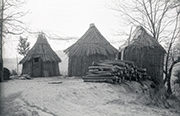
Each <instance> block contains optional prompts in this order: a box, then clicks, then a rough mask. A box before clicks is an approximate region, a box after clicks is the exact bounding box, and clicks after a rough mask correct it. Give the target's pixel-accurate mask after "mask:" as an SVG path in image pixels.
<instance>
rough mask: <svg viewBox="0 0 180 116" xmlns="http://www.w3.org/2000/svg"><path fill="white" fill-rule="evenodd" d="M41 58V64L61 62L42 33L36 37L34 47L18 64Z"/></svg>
mask: <svg viewBox="0 0 180 116" xmlns="http://www.w3.org/2000/svg"><path fill="white" fill-rule="evenodd" d="M37 57H41V60H42V61H43V62H47V61H50V62H61V59H60V58H59V57H58V56H57V54H56V53H55V52H54V51H53V50H52V48H51V46H50V45H49V43H48V41H47V39H46V37H45V35H44V34H43V33H41V34H39V35H38V39H37V41H36V43H35V45H34V46H33V47H32V48H31V50H30V51H29V52H28V53H27V55H26V56H25V57H24V58H23V59H22V60H21V61H20V62H19V63H20V64H22V63H25V62H26V61H30V60H32V59H33V58H37Z"/></svg>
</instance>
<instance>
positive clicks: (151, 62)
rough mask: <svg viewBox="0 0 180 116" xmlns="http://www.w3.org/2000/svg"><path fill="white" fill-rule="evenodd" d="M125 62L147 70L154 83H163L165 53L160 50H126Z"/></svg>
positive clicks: (144, 48)
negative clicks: (131, 62) (127, 61)
mask: <svg viewBox="0 0 180 116" xmlns="http://www.w3.org/2000/svg"><path fill="white" fill-rule="evenodd" d="M124 60H130V61H133V62H134V63H135V65H137V66H138V67H140V68H146V69H147V73H148V75H150V76H151V77H152V79H153V80H154V81H158V82H163V62H164V53H162V51H160V50H159V49H158V48H148V47H143V48H139V47H136V48H128V47H127V48H126V49H125V53H124Z"/></svg>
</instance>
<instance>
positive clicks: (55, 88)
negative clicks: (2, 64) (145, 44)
mask: <svg viewBox="0 0 180 116" xmlns="http://www.w3.org/2000/svg"><path fill="white" fill-rule="evenodd" d="M59 81H60V82H62V83H61V84H50V82H59ZM132 83H133V82H132ZM140 94H141V91H140V89H139V88H138V87H137V88H134V92H132V91H130V90H129V89H127V86H126V85H124V84H121V85H118V84H109V83H90V82H88V83H87V82H86V83H85V82H83V80H82V79H81V78H62V77H53V78H34V79H32V80H18V79H14V80H10V81H8V82H3V83H1V113H2V116H179V114H178V113H176V112H173V111H172V110H170V109H162V108H157V107H152V106H151V107H150V106H145V105H142V104H140V103H139V102H138V101H137V98H138V97H137V96H138V95H140Z"/></svg>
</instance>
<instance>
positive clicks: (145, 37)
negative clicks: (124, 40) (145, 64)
mask: <svg viewBox="0 0 180 116" xmlns="http://www.w3.org/2000/svg"><path fill="white" fill-rule="evenodd" d="M130 40H131V41H130V44H129V45H128V47H138V48H141V47H149V48H158V49H160V50H161V51H162V52H165V50H164V48H163V47H162V46H161V45H160V44H159V43H158V41H157V40H156V39H154V38H153V37H152V36H151V35H150V34H148V33H147V32H146V30H145V29H144V28H143V27H142V26H137V28H136V29H135V30H134V32H133V33H132V36H131V38H130Z"/></svg>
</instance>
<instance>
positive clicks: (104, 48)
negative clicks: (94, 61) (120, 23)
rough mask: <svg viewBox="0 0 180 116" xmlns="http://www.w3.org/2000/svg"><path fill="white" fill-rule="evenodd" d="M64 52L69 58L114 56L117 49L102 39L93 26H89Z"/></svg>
mask: <svg viewBox="0 0 180 116" xmlns="http://www.w3.org/2000/svg"><path fill="white" fill-rule="evenodd" d="M64 52H65V53H66V54H68V56H69V57H71V56H84V55H85V56H89V55H94V54H99V55H105V56H108V55H114V54H116V53H117V49H116V48H114V47H113V46H112V45H111V44H110V43H109V42H108V41H107V40H106V39H105V38H104V37H103V35H102V34H101V33H100V32H99V30H98V29H97V28H96V26H95V25H94V24H90V27H89V29H88V30H87V31H86V33H85V34H84V35H83V36H82V37H81V38H80V39H79V40H78V41H77V42H76V43H74V44H73V45H72V46H70V47H69V48H67V49H66V50H64Z"/></svg>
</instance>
